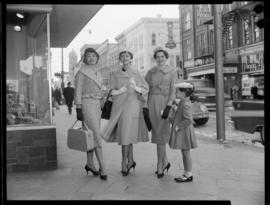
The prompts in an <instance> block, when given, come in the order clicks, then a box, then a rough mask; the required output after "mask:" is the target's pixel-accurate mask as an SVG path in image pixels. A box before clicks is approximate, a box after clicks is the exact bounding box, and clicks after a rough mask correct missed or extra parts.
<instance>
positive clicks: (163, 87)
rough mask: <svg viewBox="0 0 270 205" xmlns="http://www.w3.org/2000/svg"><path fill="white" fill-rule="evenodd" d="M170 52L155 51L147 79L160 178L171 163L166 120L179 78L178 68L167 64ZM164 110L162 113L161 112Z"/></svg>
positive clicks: (153, 141) (159, 49) (153, 139)
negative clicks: (153, 62)
mask: <svg viewBox="0 0 270 205" xmlns="http://www.w3.org/2000/svg"><path fill="white" fill-rule="evenodd" d="M168 58H169V54H168V52H167V51H166V50H164V49H163V48H157V49H155V51H154V59H155V61H156V63H157V65H156V66H154V67H153V68H151V69H150V70H149V71H148V72H147V74H146V76H145V80H146V82H147V83H148V85H149V93H148V107H149V113H150V120H151V124H152V138H151V142H152V143H154V144H157V171H156V172H155V173H156V174H157V177H158V178H161V177H163V176H164V171H165V170H167V172H168V170H169V168H170V166H171V164H170V162H169V161H168V158H167V154H166V144H167V143H168V142H169V137H170V124H169V122H168V121H167V120H166V119H167V117H168V114H169V111H170V108H171V106H172V102H173V101H174V100H175V87H174V83H175V81H176V80H177V68H174V67H171V66H168V65H166V61H167V60H168ZM161 112H162V113H161Z"/></svg>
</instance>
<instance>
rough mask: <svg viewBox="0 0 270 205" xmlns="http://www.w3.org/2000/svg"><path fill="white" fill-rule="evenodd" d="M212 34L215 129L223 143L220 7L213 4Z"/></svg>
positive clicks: (223, 116)
mask: <svg viewBox="0 0 270 205" xmlns="http://www.w3.org/2000/svg"><path fill="white" fill-rule="evenodd" d="M212 11H213V15H214V34H215V52H214V56H215V84H216V119H217V122H216V129H217V140H220V141H225V115H224V80H223V48H222V46H223V45H222V43H223V41H222V23H221V12H220V5H219V4H213V5H212Z"/></svg>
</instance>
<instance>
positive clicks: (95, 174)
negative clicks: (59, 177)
mask: <svg viewBox="0 0 270 205" xmlns="http://www.w3.org/2000/svg"><path fill="white" fill-rule="evenodd" d="M84 169H85V171H86V173H87V175H88V171H90V172H92V173H93V175H94V176H98V175H100V170H98V171H95V170H93V169H91V168H90V167H89V166H88V165H85V167H84Z"/></svg>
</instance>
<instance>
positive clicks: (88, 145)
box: [67, 120, 95, 152]
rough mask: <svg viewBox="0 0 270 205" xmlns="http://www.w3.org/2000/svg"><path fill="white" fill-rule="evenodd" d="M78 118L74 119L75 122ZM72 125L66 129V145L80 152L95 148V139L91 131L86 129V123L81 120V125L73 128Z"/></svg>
mask: <svg viewBox="0 0 270 205" xmlns="http://www.w3.org/2000/svg"><path fill="white" fill-rule="evenodd" d="M77 121H78V120H76V122H77ZM76 122H75V123H74V124H73V125H72V127H71V128H70V129H68V136H67V146H68V148H70V149H74V150H78V151H81V152H87V151H90V150H92V149H94V148H95V141H94V136H93V132H92V131H91V130H90V129H88V127H87V125H86V124H85V123H84V122H82V126H81V127H79V128H74V125H75V124H76Z"/></svg>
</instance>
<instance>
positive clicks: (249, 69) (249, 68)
mask: <svg viewBox="0 0 270 205" xmlns="http://www.w3.org/2000/svg"><path fill="white" fill-rule="evenodd" d="M259 71H263V67H262V66H261V65H260V64H259V63H242V74H246V73H254V72H259Z"/></svg>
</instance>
